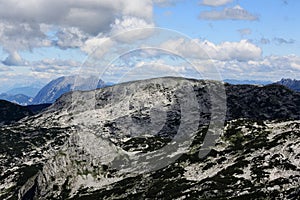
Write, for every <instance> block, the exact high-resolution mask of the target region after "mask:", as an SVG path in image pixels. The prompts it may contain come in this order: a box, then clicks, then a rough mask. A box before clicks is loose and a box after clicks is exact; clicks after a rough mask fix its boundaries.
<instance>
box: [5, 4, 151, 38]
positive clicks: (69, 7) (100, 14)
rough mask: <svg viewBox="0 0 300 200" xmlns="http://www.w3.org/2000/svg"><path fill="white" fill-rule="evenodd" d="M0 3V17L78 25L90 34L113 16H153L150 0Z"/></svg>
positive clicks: (25, 21) (95, 31)
mask: <svg viewBox="0 0 300 200" xmlns="http://www.w3.org/2000/svg"><path fill="white" fill-rule="evenodd" d="M0 4H1V7H0V18H1V20H3V21H7V22H17V23H20V22H23V23H27V24H41V23H44V24H51V25H58V26H66V27H77V28H79V29H81V30H82V31H84V32H87V33H90V34H93V35H97V34H98V33H99V32H103V31H106V30H108V29H109V25H110V24H111V23H112V22H113V21H114V19H115V17H116V16H120V15H130V16H135V17H140V18H144V19H147V20H151V19H152V1H150V0H144V1H140V0H127V1H124V0H114V1H111V0H101V1H98V0H88V1H86V0H77V1H71V0H66V1H60V0H31V1H26V2H21V1H18V0H11V1H5V0H0ZM141 8H143V9H141Z"/></svg>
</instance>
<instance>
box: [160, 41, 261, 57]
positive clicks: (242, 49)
mask: <svg viewBox="0 0 300 200" xmlns="http://www.w3.org/2000/svg"><path fill="white" fill-rule="evenodd" d="M161 48H162V49H169V50H172V51H173V52H174V53H176V54H179V55H181V56H183V57H189V58H196V59H210V58H211V59H215V60H252V59H254V60H256V59H259V58H261V54H262V50H261V49H260V48H259V47H257V46H256V45H254V44H252V43H250V42H249V41H247V40H241V41H239V42H223V43H221V44H219V45H216V44H214V43H212V42H209V41H200V40H199V39H194V40H185V39H183V38H181V39H178V40H169V41H166V42H165V43H163V44H162V45H161Z"/></svg>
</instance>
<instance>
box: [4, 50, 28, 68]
mask: <svg viewBox="0 0 300 200" xmlns="http://www.w3.org/2000/svg"><path fill="white" fill-rule="evenodd" d="M2 63H3V64H4V65H7V66H23V65H27V63H26V62H25V61H24V60H23V58H22V57H21V56H20V55H19V54H18V52H16V51H14V52H11V53H10V54H9V56H8V57H7V58H6V59H5V60H4V61H3V62H2Z"/></svg>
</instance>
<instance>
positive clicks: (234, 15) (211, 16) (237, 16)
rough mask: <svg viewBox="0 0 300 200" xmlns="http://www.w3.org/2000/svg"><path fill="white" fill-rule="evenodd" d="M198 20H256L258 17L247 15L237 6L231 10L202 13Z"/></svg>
mask: <svg viewBox="0 0 300 200" xmlns="http://www.w3.org/2000/svg"><path fill="white" fill-rule="evenodd" d="M199 18H200V19H206V20H248V21H254V20H258V16H255V15H253V14H251V13H249V12H248V11H247V10H245V9H244V8H242V7H241V6H239V5H237V6H235V7H233V8H224V9H223V10H211V11H204V12H202V13H200V16H199Z"/></svg>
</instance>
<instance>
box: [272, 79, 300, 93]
mask: <svg viewBox="0 0 300 200" xmlns="http://www.w3.org/2000/svg"><path fill="white" fill-rule="evenodd" d="M276 84H280V85H284V86H286V87H287V88H289V89H291V90H294V91H297V92H300V80H295V79H281V80H280V81H278V82H276Z"/></svg>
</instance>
